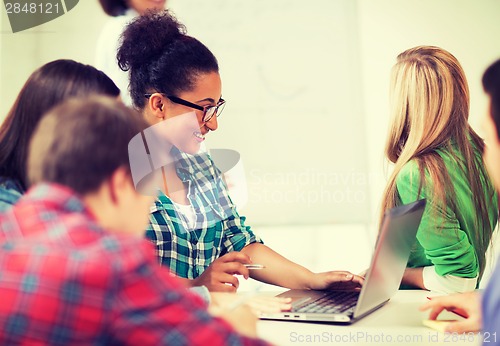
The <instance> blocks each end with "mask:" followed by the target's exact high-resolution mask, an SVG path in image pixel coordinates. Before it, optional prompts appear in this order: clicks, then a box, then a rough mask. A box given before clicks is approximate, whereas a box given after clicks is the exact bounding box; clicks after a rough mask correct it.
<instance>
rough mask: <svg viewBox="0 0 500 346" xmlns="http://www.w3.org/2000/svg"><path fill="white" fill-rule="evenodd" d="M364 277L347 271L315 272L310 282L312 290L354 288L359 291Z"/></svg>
mask: <svg viewBox="0 0 500 346" xmlns="http://www.w3.org/2000/svg"><path fill="white" fill-rule="evenodd" d="M364 280H365V279H364V278H363V277H361V276H359V275H355V274H352V273H350V272H347V271H330V272H324V273H316V274H314V275H313V280H312V281H311V283H310V287H309V288H310V289H313V290H329V289H331V290H354V291H359V290H360V289H361V286H362V285H363V282H364Z"/></svg>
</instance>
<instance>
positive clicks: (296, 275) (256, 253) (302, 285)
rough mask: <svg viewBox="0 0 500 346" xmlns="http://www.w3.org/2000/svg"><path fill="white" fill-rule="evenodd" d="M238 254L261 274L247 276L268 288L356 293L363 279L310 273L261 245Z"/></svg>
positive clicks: (346, 274) (344, 274) (342, 273)
mask: <svg viewBox="0 0 500 346" xmlns="http://www.w3.org/2000/svg"><path fill="white" fill-rule="evenodd" d="M241 252H243V253H245V254H246V255H248V256H249V257H250V259H251V260H252V263H258V264H263V265H264V266H265V268H264V269H262V270H250V276H251V277H252V278H254V279H256V280H259V281H263V282H266V283H269V284H273V285H277V286H282V287H287V288H294V289H317V290H320V289H359V288H360V287H361V285H362V284H363V281H364V279H363V278H362V277H361V276H358V275H354V274H352V273H349V272H346V271H329V272H324V273H313V272H311V271H310V270H308V269H306V268H304V267H302V266H301V265H298V264H296V263H294V262H292V261H290V260H288V259H286V258H285V257H283V256H281V255H280V254H279V253H277V252H275V251H274V250H272V249H271V248H269V247H267V246H266V245H264V244H261V243H252V244H249V245H247V246H245V247H244V248H243V249H242V250H241Z"/></svg>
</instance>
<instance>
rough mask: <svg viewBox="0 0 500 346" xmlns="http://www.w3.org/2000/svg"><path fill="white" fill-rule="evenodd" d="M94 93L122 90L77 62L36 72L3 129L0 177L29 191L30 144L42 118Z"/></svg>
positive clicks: (0, 130) (115, 93)
mask: <svg viewBox="0 0 500 346" xmlns="http://www.w3.org/2000/svg"><path fill="white" fill-rule="evenodd" d="M92 93H97V94H103V95H109V96H114V97H117V96H118V95H120V89H118V87H117V86H116V85H115V83H113V81H112V80H111V79H110V78H109V77H108V76H106V75H105V74H104V73H103V72H101V71H99V70H97V69H96V68H94V67H92V66H90V65H84V64H81V63H79V62H76V61H73V60H56V61H52V62H49V63H47V64H45V65H43V66H42V67H40V68H39V69H37V70H36V71H35V72H33V73H32V74H31V76H30V77H29V78H28V80H27V81H26V83H25V84H24V86H23V88H22V89H21V91H20V93H19V95H18V96H17V99H16V101H15V102H14V105H13V106H12V108H11V109H10V111H9V113H8V115H7V117H6V118H5V120H4V122H3V124H2V126H1V127H0V176H2V177H6V178H11V179H15V180H17V181H18V182H19V184H20V185H21V187H22V188H23V189H26V188H27V183H28V182H27V179H26V156H27V152H28V143H29V140H30V137H31V135H32V133H33V131H34V129H35V127H36V125H37V123H38V121H39V120H40V118H41V117H42V115H43V114H44V113H45V112H47V111H48V110H49V109H50V108H52V107H53V106H55V105H57V104H58V103H60V102H62V101H64V100H66V99H68V98H70V97H74V96H87V95H89V94H92Z"/></svg>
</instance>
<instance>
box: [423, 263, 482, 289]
mask: <svg viewBox="0 0 500 346" xmlns="http://www.w3.org/2000/svg"><path fill="white" fill-rule="evenodd" d="M422 276H423V281H424V287H425V288H426V289H428V290H429V291H434V292H439V293H443V294H450V293H457V292H470V291H474V290H475V289H476V284H477V276H476V277H475V278H461V277H458V276H455V275H445V276H441V275H438V274H437V273H436V271H435V270H434V266H428V267H424V269H423V273H422Z"/></svg>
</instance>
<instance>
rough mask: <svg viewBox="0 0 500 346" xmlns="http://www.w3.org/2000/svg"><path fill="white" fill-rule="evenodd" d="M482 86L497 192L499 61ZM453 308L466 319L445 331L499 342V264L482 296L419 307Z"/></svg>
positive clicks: (444, 299)
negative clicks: (463, 313)
mask: <svg viewBox="0 0 500 346" xmlns="http://www.w3.org/2000/svg"><path fill="white" fill-rule="evenodd" d="M483 87H484V90H485V92H486V93H487V94H488V96H489V109H488V113H487V115H486V116H485V117H484V123H483V128H484V132H485V139H486V144H487V145H486V148H485V152H484V161H485V163H486V166H487V168H488V171H489V173H490V175H491V177H492V179H493V181H494V183H495V186H496V189H497V191H500V60H497V61H496V62H495V63H494V64H492V65H491V66H490V67H489V68H488V69H487V70H486V72H485V73H484V75H483ZM481 300H482V301H481ZM481 304H482V305H481ZM457 308H458V309H462V310H464V311H465V312H466V314H467V315H468V318H466V319H465V320H463V321H457V322H452V323H450V324H449V325H448V326H447V328H446V331H447V332H449V333H465V332H471V331H472V332H477V331H479V330H481V329H482V331H483V335H484V336H485V337H484V345H500V338H499V336H498V335H497V334H498V332H500V265H499V264H497V266H496V268H495V270H494V272H493V274H492V275H491V278H490V281H489V283H488V286H487V287H486V290H485V291H484V293H483V294H482V296H481V293H479V292H470V293H465V294H454V295H450V296H445V297H439V298H433V299H432V300H431V301H430V302H428V303H427V304H425V305H423V306H422V307H421V308H420V309H421V310H428V309H431V313H430V317H429V318H431V319H436V318H437V316H438V315H439V314H440V313H441V311H443V310H444V309H446V310H453V309H457ZM486 333H488V338H486V335H487V334H486Z"/></svg>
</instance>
